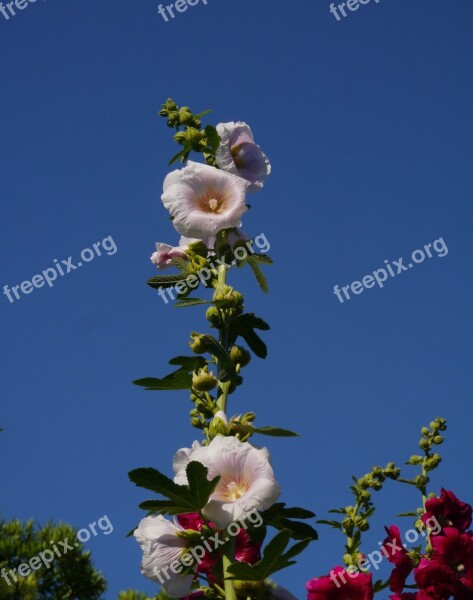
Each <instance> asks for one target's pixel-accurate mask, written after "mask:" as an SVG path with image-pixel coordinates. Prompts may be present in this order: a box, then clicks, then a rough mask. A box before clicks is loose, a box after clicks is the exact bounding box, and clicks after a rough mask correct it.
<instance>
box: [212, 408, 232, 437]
mask: <svg viewBox="0 0 473 600" xmlns="http://www.w3.org/2000/svg"><path fill="white" fill-rule="evenodd" d="M220 412H221V411H220ZM224 416H225V414H224ZM229 433H230V428H229V426H228V424H227V421H226V417H225V420H224V419H222V418H221V417H217V416H215V417H214V418H213V419H212V421H211V422H210V425H209V437H210V439H213V438H214V437H216V436H217V435H229Z"/></svg>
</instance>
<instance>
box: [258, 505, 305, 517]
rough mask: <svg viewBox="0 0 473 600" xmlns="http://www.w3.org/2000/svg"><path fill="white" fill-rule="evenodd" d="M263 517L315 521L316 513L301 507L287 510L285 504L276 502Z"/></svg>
mask: <svg viewBox="0 0 473 600" xmlns="http://www.w3.org/2000/svg"><path fill="white" fill-rule="evenodd" d="M262 515H263V517H264V518H266V517H283V518H286V519H313V518H314V517H315V513H313V512H312V511H311V510H307V509H305V508H299V507H297V506H296V507H291V508H286V503H285V502H276V504H273V506H271V508H268V509H267V510H265V511H264V512H263V513H262Z"/></svg>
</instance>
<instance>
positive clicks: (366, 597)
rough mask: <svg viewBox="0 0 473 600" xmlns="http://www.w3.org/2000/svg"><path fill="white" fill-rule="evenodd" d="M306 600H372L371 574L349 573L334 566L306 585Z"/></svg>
mask: <svg viewBox="0 0 473 600" xmlns="http://www.w3.org/2000/svg"><path fill="white" fill-rule="evenodd" d="M306 588H307V592H308V594H307V600H347V598H350V600H373V583H372V577H371V574H366V573H360V572H355V573H349V572H348V571H346V570H345V569H343V568H342V567H335V568H334V569H332V570H331V571H330V574H329V575H326V576H324V577H318V578H316V579H311V580H310V581H309V582H308V583H307V585H306Z"/></svg>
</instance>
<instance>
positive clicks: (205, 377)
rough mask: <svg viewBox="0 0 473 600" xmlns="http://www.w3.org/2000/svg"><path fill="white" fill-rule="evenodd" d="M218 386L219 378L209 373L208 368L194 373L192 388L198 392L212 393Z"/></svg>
mask: <svg viewBox="0 0 473 600" xmlns="http://www.w3.org/2000/svg"><path fill="white" fill-rule="evenodd" d="M216 385H217V378H216V377H215V375H214V374H213V373H212V371H210V372H209V368H208V367H204V368H203V369H199V370H198V371H197V372H196V371H194V372H193V373H192V387H193V388H194V389H195V390H197V391H198V392H210V390H213V389H214V387H215V386H216Z"/></svg>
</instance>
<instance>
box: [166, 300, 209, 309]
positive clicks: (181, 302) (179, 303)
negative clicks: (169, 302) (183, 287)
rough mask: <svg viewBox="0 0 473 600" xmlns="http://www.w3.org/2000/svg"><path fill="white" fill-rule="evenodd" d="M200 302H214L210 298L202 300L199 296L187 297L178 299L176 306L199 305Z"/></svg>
mask: <svg viewBox="0 0 473 600" xmlns="http://www.w3.org/2000/svg"><path fill="white" fill-rule="evenodd" d="M198 304H212V302H210V301H209V300H200V299H199V298H186V299H185V300H178V301H177V302H176V304H175V305H174V306H175V307H176V308H184V307H186V306H197V305H198Z"/></svg>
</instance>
